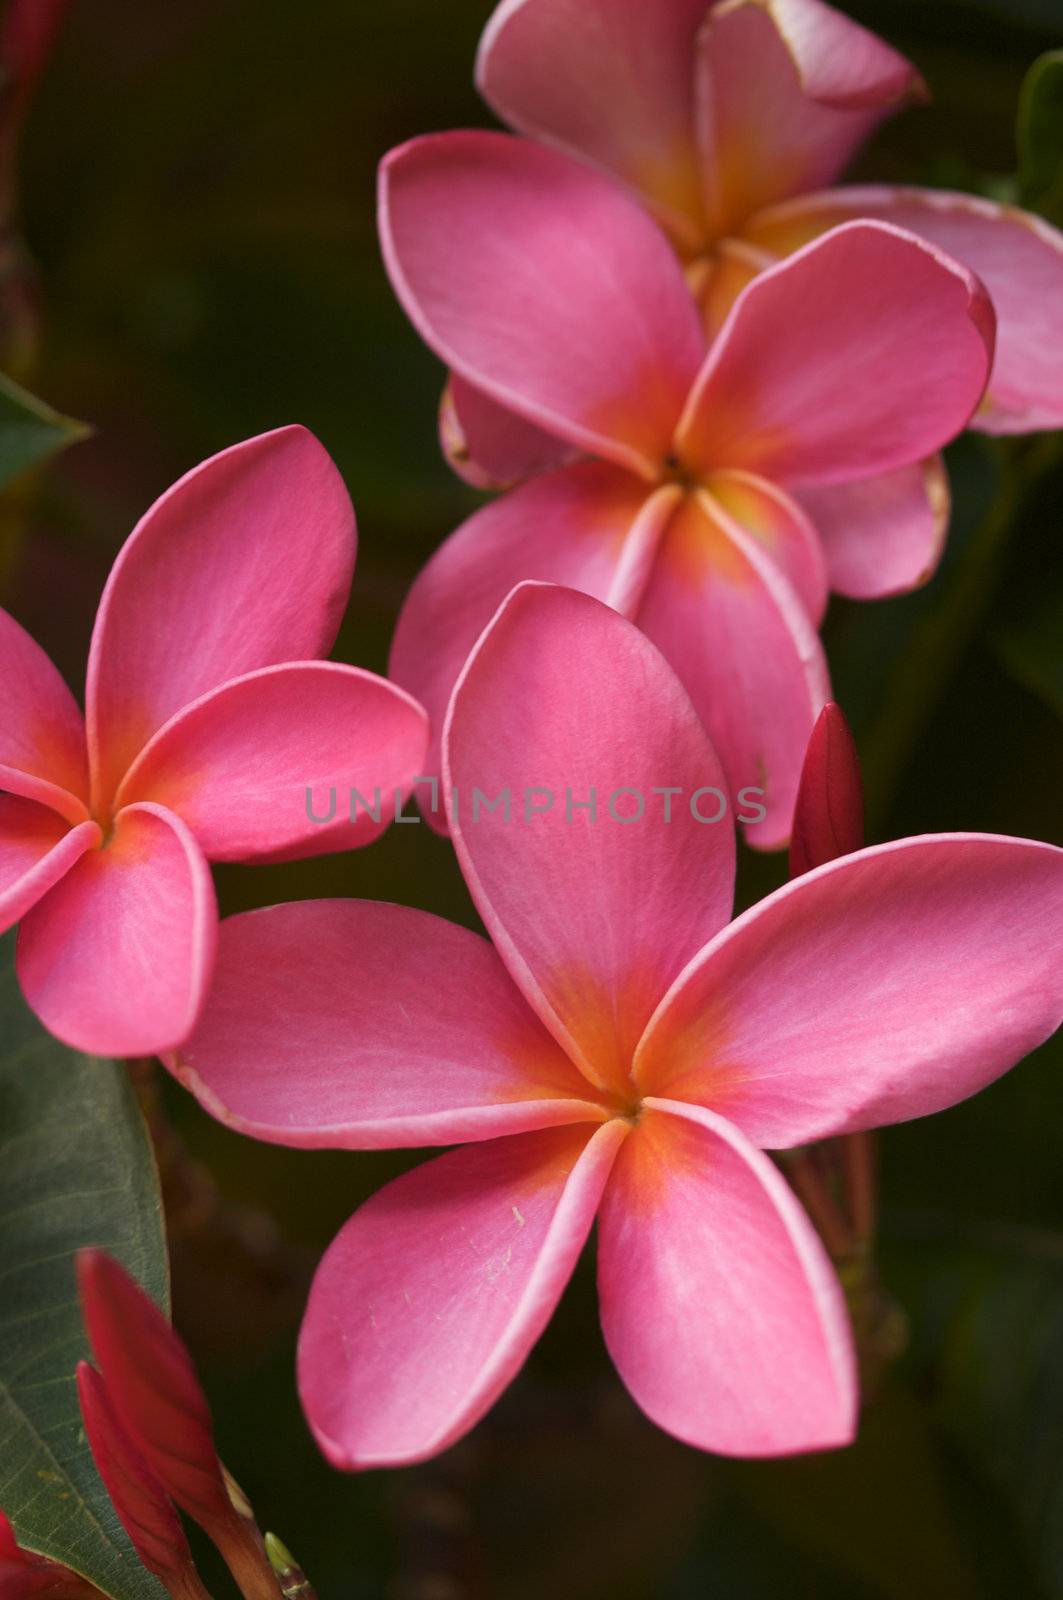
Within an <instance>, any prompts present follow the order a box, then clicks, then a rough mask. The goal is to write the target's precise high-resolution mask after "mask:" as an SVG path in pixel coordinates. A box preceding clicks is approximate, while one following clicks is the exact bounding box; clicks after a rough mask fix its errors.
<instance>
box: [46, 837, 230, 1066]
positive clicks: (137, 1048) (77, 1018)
mask: <svg viewBox="0 0 1063 1600" xmlns="http://www.w3.org/2000/svg"><path fill="white" fill-rule="evenodd" d="M216 932H217V911H216V908H215V902H214V888H213V885H212V883H211V880H210V869H209V868H208V866H207V864H206V862H205V861H204V859H203V856H202V854H201V852H200V850H199V847H198V845H197V844H196V842H195V839H194V838H193V837H192V835H191V833H190V832H189V831H188V829H187V828H186V827H185V825H184V823H183V822H182V821H181V820H180V819H179V818H178V817H175V816H174V815H173V814H172V813H170V812H168V811H166V810H165V809H164V808H163V807H162V806H157V805H132V806H127V807H126V808H125V809H124V810H123V811H121V812H120V813H119V815H118V817H117V818H116V819H115V824H114V832H113V835H112V837H111V838H110V840H109V841H108V842H107V843H106V845H105V846H104V847H103V848H102V849H98V850H92V851H90V852H89V853H88V854H87V855H83V856H82V857H81V859H80V860H79V861H78V862H77V863H76V865H74V866H73V867H72V868H71V869H70V870H69V871H68V872H67V873H66V875H65V877H63V878H62V879H60V881H59V882H58V883H57V884H56V885H55V887H54V888H52V889H51V890H50V891H49V893H48V895H47V896H46V897H45V899H44V900H43V901H41V902H40V903H39V904H38V905H36V906H34V907H33V909H32V910H31V911H29V912H28V913H27V914H26V915H25V916H24V917H23V920H22V926H21V928H20V930H19V938H18V948H17V969H18V976H19V982H20V983H21V985H22V990H23V993H24V994H25V996H26V999H27V1000H28V1001H29V1003H30V1005H31V1006H32V1007H33V1010H34V1011H35V1012H36V1013H37V1015H38V1016H39V1017H40V1019H41V1021H42V1022H43V1023H44V1025H45V1027H47V1028H49V1029H50V1030H51V1032H52V1033H54V1034H57V1035H58V1037H59V1038H60V1039H62V1040H64V1042H65V1043H67V1044H70V1045H73V1046H74V1048H75V1049H78V1050H86V1051H88V1052H89V1053H90V1054H93V1055H114V1056H140V1055H150V1054H153V1053H154V1052H156V1051H159V1050H165V1049H169V1048H170V1047H171V1046H173V1045H176V1044H179V1043H180V1042H181V1040H182V1039H183V1038H185V1036H186V1035H187V1034H188V1033H189V1032H190V1031H191V1029H192V1026H193V1024H194V1023H195V1020H196V1017H197V1015H198V1013H199V1008H200V1005H201V1004H202V1001H203V995H204V992H205V989H206V985H207V982H208V980H209V977H210V972H211V968H212V966H213V962H214V945H215V938H216Z"/></svg>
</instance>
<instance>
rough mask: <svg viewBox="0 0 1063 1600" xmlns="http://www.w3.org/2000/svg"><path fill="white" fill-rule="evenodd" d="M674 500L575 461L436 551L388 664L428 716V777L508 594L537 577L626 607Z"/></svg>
mask: <svg viewBox="0 0 1063 1600" xmlns="http://www.w3.org/2000/svg"><path fill="white" fill-rule="evenodd" d="M674 498H675V491H672V490H668V489H665V490H663V491H658V492H657V493H656V494H653V495H648V494H647V488H646V485H645V484H644V483H643V482H641V480H640V479H638V478H636V477H634V476H633V475H632V474H631V473H630V472H623V471H621V470H620V468H618V467H612V466H609V465H608V464H607V463H606V462H602V461H581V462H577V463H576V464H575V465H573V466H569V467H564V468H562V469H561V470H560V471H558V472H554V473H550V474H547V475H545V476H544V477H541V478H533V479H532V480H531V481H530V482H529V483H526V484H523V485H522V486H521V487H520V488H519V489H515V490H514V491H513V492H512V493H511V494H509V495H507V496H506V497H505V498H504V499H501V500H496V501H494V502H493V503H492V504H490V505H487V506H484V507H483V508H482V510H480V511H477V512H475V513H474V515H473V516H471V517H470V518H469V520H468V521H467V522H465V523H464V524H463V525H462V526H461V527H460V528H459V529H458V530H457V532H456V533H454V534H453V535H452V536H451V537H450V538H449V539H448V540H447V541H446V542H445V543H444V544H443V545H442V546H441V547H440V548H439V550H437V551H436V553H435V555H434V556H433V557H432V559H431V560H430V561H429V562H428V564H427V566H426V567H424V569H423V570H422V571H421V572H420V573H419V575H418V577H417V579H416V581H415V583H414V585H413V588H412V589H411V590H410V593H409V595H408V596H407V598H406V602H405V604H404V606H403V609H402V614H401V615H400V617H399V623H398V627H397V629H396V630H395V639H394V642H393V644H392V647H391V660H390V662H389V666H388V671H389V673H390V674H391V676H392V677H393V678H394V679H395V681H396V682H397V683H401V684H403V685H404V686H405V687H406V688H407V689H409V690H410V692H411V693H412V694H415V695H416V696H417V698H418V699H419V700H420V701H421V702H422V703H423V705H424V706H425V708H426V710H427V711H428V716H429V720H430V722H431V725H432V743H431V746H430V751H429V755H428V757H427V765H426V767H425V771H426V772H430V773H436V772H438V771H439V764H440V752H439V741H440V737H441V734H442V730H443V717H444V714H445V712H446V709H447V702H448V701H449V699H450V695H451V692H452V690H453V688H454V684H455V682H456V680H457V677H458V674H459V673H460V671H461V669H462V667H463V666H464V665H465V662H466V660H467V658H468V655H469V652H470V651H471V649H472V647H473V645H474V644H475V643H476V641H477V639H478V638H479V637H480V635H481V633H482V632H483V630H484V628H486V626H487V624H488V623H489V622H490V621H491V618H492V617H493V616H494V614H495V612H496V611H497V610H498V608H499V606H500V605H501V604H502V602H503V600H504V599H505V598H506V596H507V595H508V594H509V592H510V590H511V589H513V588H514V587H515V585H516V584H518V583H521V582H522V581H524V580H525V579H536V580H540V581H543V582H548V583H560V584H564V585H565V586H566V587H568V588H571V589H580V590H582V591H583V592H584V593H585V594H592V595H594V596H595V597H596V598H598V599H600V600H606V601H608V602H609V603H610V604H612V605H615V606H616V607H617V608H618V609H620V610H625V609H630V608H631V607H632V606H634V605H635V604H637V601H638V597H639V594H640V592H641V588H642V586H643V585H644V583H645V581H646V578H647V576H648V571H649V564H650V562H651V561H652V558H653V554H654V551H655V549H656V545H657V541H658V539H659V537H660V533H661V528H662V526H663V524H664V522H665V521H666V520H667V517H668V514H669V511H670V509H671V506H672V503H673V501H674ZM432 820H437V819H436V818H433V819H432Z"/></svg>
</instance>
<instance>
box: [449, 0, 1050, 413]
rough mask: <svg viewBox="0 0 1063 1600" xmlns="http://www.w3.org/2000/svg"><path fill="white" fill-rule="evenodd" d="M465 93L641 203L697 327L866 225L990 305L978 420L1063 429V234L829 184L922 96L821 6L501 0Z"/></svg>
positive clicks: (981, 206)
mask: <svg viewBox="0 0 1063 1600" xmlns="http://www.w3.org/2000/svg"><path fill="white" fill-rule="evenodd" d="M651 12H652V21H651ZM477 83H478V85H479V88H480V90H481V93H482V94H483V95H484V97H485V99H487V100H488V101H489V103H490V104H491V105H492V106H493V107H494V109H495V110H496V111H497V112H498V113H499V115H500V116H501V117H502V118H503V119H504V120H505V121H507V122H508V123H509V124H510V125H511V126H512V127H513V128H515V129H517V130H518V131H519V132H521V133H524V134H527V135H529V136H530V137H532V138H535V139H538V140H541V141H543V142H544V143H547V144H550V145H554V146H557V147H560V148H563V149H565V150H567V151H568V152H569V153H570V154H571V155H574V156H578V157H581V158H583V159H584V160H585V161H590V162H592V163H594V164H595V165H596V166H598V167H599V168H601V169H602V170H603V171H606V172H608V173H610V174H611V175H612V176H613V177H615V178H618V179H620V180H621V182H622V183H623V184H624V185H625V186H626V188H627V189H628V190H629V192H632V193H634V194H636V195H637V196H638V197H639V198H640V199H641V201H642V203H643V204H644V205H645V206H646V207H647V209H648V210H649V211H650V213H651V214H652V215H653V216H654V217H656V219H657V220H658V222H660V223H661V225H662V226H663V227H664V228H665V229H666V230H667V232H668V233H669V235H670V237H671V239H672V241H673V244H674V246H675V248H676V250H677V251H678V253H679V255H680V257H681V259H682V260H683V261H684V263H686V264H687V265H688V268H689V273H690V281H691V284H692V286H693V287H694V288H695V290H696V292H697V294H698V297H699V300H700V302H701V305H702V309H703V313H704V316H705V321H706V326H707V327H708V328H709V329H710V330H711V331H713V332H715V331H716V330H717V329H718V328H719V327H720V326H721V324H722V322H723V320H724V317H725V315H726V312H727V310H728V309H729V307H730V306H731V305H732V304H733V302H734V300H735V298H736V297H737V295H738V294H739V293H740V291H741V290H742V289H743V288H744V287H745V286H746V285H747V283H748V282H749V281H750V279H751V277H753V276H755V274H756V273H758V272H760V271H762V270H763V269H764V268H765V267H770V266H771V265H773V264H774V263H775V262H776V261H777V260H778V259H779V258H780V257H782V256H786V255H789V254H790V252H791V251H793V250H795V249H798V248H800V247H801V246H802V245H804V244H807V243H808V241H809V240H810V239H812V238H815V237H817V236H818V235H819V234H821V233H823V232H825V231H826V230H827V229H829V228H832V227H836V226H837V225H838V224H839V223H841V222H845V221H848V220H851V219H856V218H876V219H879V220H881V221H884V222H890V223H893V224H895V225H896V226H899V227H902V228H905V229H908V230H910V231H911V232H913V233H916V234H918V235H920V236H921V237H923V238H925V239H927V240H929V241H930V242H931V243H933V244H935V245H937V246H938V247H939V248H941V249H943V250H946V251H947V252H948V253H949V254H950V255H953V256H955V257H956V259H957V260H959V261H962V262H963V263H964V264H965V265H966V266H967V267H969V268H970V269H972V270H973V271H974V272H975V273H977V274H978V276H979V277H980V278H982V279H983V281H984V282H985V285H986V287H987V289H988V291H989V293H990V295H991V296H992V299H993V301H994V303H995V305H996V308H997V314H998V318H999V342H998V349H997V359H996V364H995V367H994V371H993V376H992V381H991V384H990V389H989V394H988V397H987V400H986V404H985V405H984V406H983V407H982V408H981V409H980V410H979V412H978V413H977V414H976V416H975V417H974V418H973V420H972V426H974V427H977V428H982V429H984V430H985V431H987V432H990V433H1018V432H1025V431H1028V430H1031V429H1038V428H1054V427H1059V426H1060V425H1061V424H1063V381H1061V378H1060V374H1059V367H1058V363H1055V362H1054V361H1053V359H1052V351H1053V350H1055V349H1056V348H1057V346H1058V344H1059V338H1060V331H1061V329H1060V311H1059V307H1060V305H1061V304H1063V235H1061V234H1060V233H1059V232H1058V231H1057V230H1056V229H1055V228H1052V227H1050V226H1049V225H1048V224H1047V223H1045V222H1043V221H1041V219H1040V218H1038V217H1035V216H1032V215H1030V214H1029V213H1027V212H1024V211H1020V210H1018V209H1017V208H1015V207H1012V206H1004V205H998V204H994V203H993V202H990V201H987V200H983V199H981V198H976V197H973V196H971V195H965V194H952V193H944V192H938V191H934V190H926V189H912V188H903V189H900V188H898V189H890V188H868V187H859V188H858V187H842V188H836V189H828V188H825V187H824V186H825V185H828V184H833V183H835V182H836V181H837V179H838V178H839V177H840V176H841V174H842V172H843V169H844V168H845V166H846V165H847V164H848V162H849V160H850V158H851V157H852V156H853V155H854V153H855V152H856V150H857V148H858V147H859V146H860V144H862V142H863V141H864V139H865V138H866V137H867V135H868V134H869V133H871V132H872V130H873V129H874V128H875V126H876V125H877V124H878V123H879V122H880V121H881V120H882V118H883V117H886V116H889V115H892V114H894V113H895V112H896V111H898V110H900V109H902V108H903V107H904V106H905V105H907V104H910V103H912V102H914V101H918V100H921V99H923V98H925V95H926V87H925V85H924V84H923V82H922V79H921V78H920V77H919V74H918V73H917V72H916V70H915V69H914V67H912V65H911V64H910V63H909V62H908V61H906V60H905V59H904V58H903V57H902V56H900V55H898V54H897V52H896V51H894V50H892V49H891V48H890V47H889V46H888V45H887V44H885V43H884V42H883V41H882V40H881V39H878V38H876V37H875V35H874V34H871V33H869V32H868V31H867V30H866V29H864V28H862V27H860V26H859V25H858V24H857V23H855V22H853V21H852V20H851V19H849V18H848V17H846V16H844V15H843V14H842V13H841V12H840V11H837V10H835V9H834V8H833V7H831V6H828V5H826V4H824V3H823V0H716V3H713V0H661V4H660V5H655V6H653V7H652V8H648V7H643V6H640V5H638V4H636V3H634V0H623V3H617V0H586V3H584V0H503V3H502V4H501V5H499V7H498V8H497V10H496V12H495V14H494V16H493V17H492V18H491V21H490V22H489V23H488V26H487V29H486V30H485V33H484V36H483V40H482V42H481V46H480V52H479V57H478V62H477Z"/></svg>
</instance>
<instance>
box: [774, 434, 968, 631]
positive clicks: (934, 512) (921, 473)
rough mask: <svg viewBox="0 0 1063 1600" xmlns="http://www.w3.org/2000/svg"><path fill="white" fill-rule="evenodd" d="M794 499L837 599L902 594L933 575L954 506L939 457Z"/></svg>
mask: <svg viewBox="0 0 1063 1600" xmlns="http://www.w3.org/2000/svg"><path fill="white" fill-rule="evenodd" d="M798 499H799V500H800V502H801V504H802V505H803V506H804V508H805V510H806V512H807V513H808V515H809V517H810V518H811V520H812V522H813V524H814V526H815V528H816V531H817V533H818V534H819V537H820V540H821V541H822V545H823V549H824V551H825V553H826V558H827V568H828V571H829V574H830V586H831V588H832V589H836V590H837V591H838V593H839V594H845V595H849V596H850V597H851V598H852V599H854V600H879V599H882V598H884V597H885V596H886V595H892V594H906V593H907V592H908V591H909V590H910V589H918V588H919V587H920V585H922V584H924V583H927V582H929V580H930V579H931V578H932V577H933V575H934V573H935V572H936V571H937V565H938V562H939V561H940V560H941V556H942V552H943V551H944V548H945V536H946V534H947V533H948V527H949V514H950V512H951V509H952V497H951V493H950V490H949V480H948V474H947V472H946V471H945V463H944V462H943V461H942V459H941V457H940V456H931V457H930V458H929V460H927V461H918V462H916V463H915V465H914V466H910V467H900V468H898V469H896V470H894V471H893V472H886V473H881V474H879V476H878V477H875V478H861V479H859V480H858V481H857V482H854V483H834V484H830V485H828V486H826V487H821V486H816V487H809V488H806V489H802V490H800V491H799V494H798Z"/></svg>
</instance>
